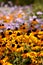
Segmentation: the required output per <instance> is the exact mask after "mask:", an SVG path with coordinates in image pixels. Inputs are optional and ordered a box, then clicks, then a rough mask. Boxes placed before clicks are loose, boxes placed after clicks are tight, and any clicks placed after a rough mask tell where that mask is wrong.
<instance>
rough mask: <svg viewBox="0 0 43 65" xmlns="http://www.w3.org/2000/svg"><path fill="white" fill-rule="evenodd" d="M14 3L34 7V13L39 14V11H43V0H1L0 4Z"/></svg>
mask: <svg viewBox="0 0 43 65" xmlns="http://www.w3.org/2000/svg"><path fill="white" fill-rule="evenodd" d="M2 1H4V2H8V1H12V2H13V4H14V5H15V4H16V5H30V4H32V5H33V11H34V12H37V11H38V10H40V11H43V0H0V2H2Z"/></svg>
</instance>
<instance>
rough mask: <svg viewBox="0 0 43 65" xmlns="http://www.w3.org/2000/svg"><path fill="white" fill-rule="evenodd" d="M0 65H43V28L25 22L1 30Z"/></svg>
mask: <svg viewBox="0 0 43 65" xmlns="http://www.w3.org/2000/svg"><path fill="white" fill-rule="evenodd" d="M0 65H43V30H38V29H36V28H34V29H32V30H29V29H26V28H25V24H23V25H22V26H21V27H20V28H19V29H18V28H17V27H16V28H15V29H14V30H11V29H7V30H5V31H4V32H1V33H0Z"/></svg>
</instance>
